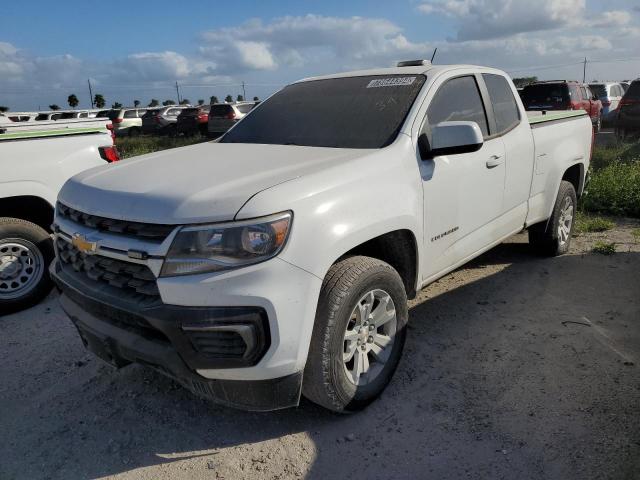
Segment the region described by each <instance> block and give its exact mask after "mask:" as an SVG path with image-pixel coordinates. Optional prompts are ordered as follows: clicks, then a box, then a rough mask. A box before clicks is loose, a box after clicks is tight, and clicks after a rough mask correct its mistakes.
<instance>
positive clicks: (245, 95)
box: [242, 82, 247, 102]
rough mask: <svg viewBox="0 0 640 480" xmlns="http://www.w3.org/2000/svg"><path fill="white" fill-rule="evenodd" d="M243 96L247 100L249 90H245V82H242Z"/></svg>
mask: <svg viewBox="0 0 640 480" xmlns="http://www.w3.org/2000/svg"><path fill="white" fill-rule="evenodd" d="M242 98H243V99H244V101H245V102H246V101H247V92H245V91H244V82H242Z"/></svg>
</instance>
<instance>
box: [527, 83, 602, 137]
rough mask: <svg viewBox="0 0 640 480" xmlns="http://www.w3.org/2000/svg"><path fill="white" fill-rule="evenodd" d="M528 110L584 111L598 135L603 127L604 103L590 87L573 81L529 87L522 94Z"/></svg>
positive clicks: (532, 84) (533, 84)
mask: <svg viewBox="0 0 640 480" xmlns="http://www.w3.org/2000/svg"><path fill="white" fill-rule="evenodd" d="M520 98H522V103H524V108H525V109H526V110H537V111H540V110H584V111H586V112H587V113H588V114H589V116H590V117H591V123H593V128H594V129H595V131H596V133H597V132H599V131H600V128H601V127H602V102H601V101H600V100H598V97H596V96H595V95H594V94H593V92H592V91H591V89H590V88H589V85H587V84H586V83H580V82H576V81H571V80H549V81H545V82H535V83H531V84H529V85H527V86H526V87H524V89H523V90H522V91H521V92H520Z"/></svg>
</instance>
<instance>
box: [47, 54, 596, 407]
mask: <svg viewBox="0 0 640 480" xmlns="http://www.w3.org/2000/svg"><path fill="white" fill-rule="evenodd" d="M592 138H593V129H592V126H591V122H590V120H589V117H588V116H587V115H586V114H584V113H583V112H562V113H554V114H553V115H538V116H536V117H532V118H531V119H529V118H528V116H527V114H526V112H525V110H524V108H523V106H522V103H521V102H520V100H519V97H518V94H517V92H516V89H515V88H514V86H513V84H512V82H511V81H510V79H509V78H508V77H507V75H506V74H505V73H504V72H501V71H499V70H494V69H490V68H484V67H476V66H464V65H455V66H454V65H452V66H431V65H430V64H429V63H428V62H424V61H411V62H403V63H401V64H399V65H398V67H397V68H389V69H378V70H368V71H358V72H350V73H342V74H337V75H330V76H325V77H317V78H310V79H305V80H302V81H299V82H296V83H293V84H291V85H289V86H287V87H285V88H284V89H282V90H281V91H279V92H278V93H276V94H274V95H273V96H272V97H271V98H269V99H268V100H266V101H265V102H263V103H262V104H260V105H259V106H258V107H256V108H255V109H254V110H252V111H251V113H250V114H249V115H247V116H246V117H245V118H244V119H243V120H242V121H240V122H238V123H237V124H236V125H235V126H234V127H233V128H232V129H231V130H230V131H229V132H227V133H226V134H225V135H224V136H223V137H222V138H221V139H220V140H219V141H217V142H211V143H204V144H200V145H196V146H191V147H185V148H180V149H176V150H172V151H164V152H161V153H155V154H150V155H144V156H141V157H138V158H137V159H132V160H130V161H127V162H121V163H120V164H117V165H115V166H113V167H110V168H103V167H100V168H95V169H92V170H89V171H86V172H84V173H81V174H80V175H77V176H76V177H74V178H72V179H70V180H69V181H68V182H67V183H66V184H65V186H64V187H63V189H62V191H61V193H60V196H59V197H58V206H57V210H56V218H55V230H56V242H55V244H56V251H57V258H56V261H55V263H54V264H53V265H52V267H51V273H52V275H53V277H54V279H55V281H56V283H57V285H58V286H59V288H60V290H61V292H62V295H61V297H60V300H61V303H62V306H63V308H64V310H65V311H66V312H67V314H68V315H69V317H70V318H71V319H72V321H73V322H74V324H75V325H76V326H77V328H78V331H79V333H80V337H81V338H82V341H83V342H84V344H85V345H86V347H87V348H88V349H89V350H91V351H93V352H94V353H95V354H96V355H98V356H99V357H101V358H103V359H104V360H106V361H108V362H110V363H112V364H114V365H116V366H124V365H127V364H128V363H130V362H139V363H142V364H144V365H147V366H150V367H153V368H155V369H157V370H159V371H160V372H163V373H165V374H167V375H169V376H171V377H173V378H174V379H177V380H178V381H179V382H181V383H182V384H183V385H185V386H186V387H188V388H190V389H191V390H192V391H194V392H196V393H198V394H200V395H203V396H206V397H208V398H211V399H213V400H216V401H218V402H222V403H224V404H227V405H230V406H234V407H239V408H245V409H253V410H269V409H276V408H284V407H290V406H294V405H297V404H298V402H299V399H300V395H301V394H304V395H305V396H306V397H308V398H309V399H311V400H312V401H314V402H316V403H318V404H320V405H323V406H324V407H326V408H329V409H331V410H335V411H352V410H357V409H361V408H363V407H364V406H366V405H367V404H368V403H370V402H371V401H372V400H373V399H374V398H376V396H378V395H379V394H380V393H381V392H382V390H383V389H384V388H385V386H386V385H387V383H388V382H389V380H390V379H391V376H392V375H393V373H394V371H395V369H396V366H397V365H398V361H399V359H400V356H401V354H402V350H403V345H404V342H405V338H406V336H407V329H406V325H407V320H408V312H407V298H410V297H413V296H415V295H416V291H417V290H418V289H420V288H422V287H424V286H425V285H427V284H428V283H429V282H433V281H434V280H436V279H437V278H438V277H441V276H443V275H444V274H446V273H447V272H450V271H451V270H453V269H455V268H456V267H458V266H460V265H462V264H464V263H465V262H468V261H469V260H471V259H472V258H474V257H476V256H477V255H480V254H481V253H482V252H485V251H486V250H488V249H490V248H491V247H493V246H495V245H497V244H498V243H500V242H502V241H503V240H504V239H506V238H508V237H509V236H511V235H513V234H514V233H517V232H520V231H522V230H523V229H529V236H530V241H531V243H532V244H533V245H534V247H536V248H537V249H538V250H540V251H541V252H544V253H546V254H549V255H558V254H561V253H564V252H566V251H567V249H568V246H569V242H570V240H571V230H572V227H573V215H574V212H575V208H576V201H577V197H578V196H579V195H580V194H581V193H582V192H583V188H584V183H585V172H586V171H587V168H588V166H589V160H590V156H591V147H592Z"/></svg>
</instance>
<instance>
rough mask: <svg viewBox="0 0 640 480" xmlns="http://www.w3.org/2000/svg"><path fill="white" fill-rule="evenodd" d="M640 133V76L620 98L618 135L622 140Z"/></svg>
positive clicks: (617, 123)
mask: <svg viewBox="0 0 640 480" xmlns="http://www.w3.org/2000/svg"><path fill="white" fill-rule="evenodd" d="M638 134H640V78H639V79H637V80H634V81H633V82H631V86H630V87H629V89H628V90H627V92H626V93H625V94H624V96H623V97H622V100H620V105H619V106H618V118H617V121H616V135H617V137H618V138H620V139H621V140H623V139H625V138H626V137H629V136H635V135H638Z"/></svg>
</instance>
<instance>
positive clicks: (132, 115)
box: [124, 110, 136, 118]
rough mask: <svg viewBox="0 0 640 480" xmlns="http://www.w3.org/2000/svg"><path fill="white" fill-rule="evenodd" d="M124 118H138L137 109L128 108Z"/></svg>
mask: <svg viewBox="0 0 640 480" xmlns="http://www.w3.org/2000/svg"><path fill="white" fill-rule="evenodd" d="M124 118H136V111H135V110H126V111H125V112H124Z"/></svg>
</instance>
